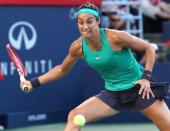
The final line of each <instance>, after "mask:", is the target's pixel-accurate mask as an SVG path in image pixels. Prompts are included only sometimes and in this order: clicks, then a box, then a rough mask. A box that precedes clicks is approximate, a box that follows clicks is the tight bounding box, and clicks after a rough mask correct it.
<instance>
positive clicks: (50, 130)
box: [7, 124, 159, 131]
mask: <svg viewBox="0 0 170 131" xmlns="http://www.w3.org/2000/svg"><path fill="white" fill-rule="evenodd" d="M64 126H65V124H50V125H40V126H30V127H26V128H18V129H8V130H7V131H64ZM81 131H159V130H158V129H157V128H156V126H155V125H153V124H90V125H86V126H84V127H83V128H82V130H81Z"/></svg>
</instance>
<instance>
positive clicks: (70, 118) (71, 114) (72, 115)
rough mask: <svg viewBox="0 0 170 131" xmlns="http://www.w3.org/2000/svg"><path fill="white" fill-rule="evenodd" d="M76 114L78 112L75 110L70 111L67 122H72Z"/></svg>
mask: <svg viewBox="0 0 170 131" xmlns="http://www.w3.org/2000/svg"><path fill="white" fill-rule="evenodd" d="M77 114H79V112H78V111H77V110H76V109H73V110H71V111H70V112H69V114H68V118H67V121H68V122H73V120H74V117H75V116H76V115H77Z"/></svg>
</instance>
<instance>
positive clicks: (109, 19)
mask: <svg viewBox="0 0 170 131" xmlns="http://www.w3.org/2000/svg"><path fill="white" fill-rule="evenodd" d="M104 2H105V3H109V2H110V4H102V7H101V12H102V26H103V27H107V28H110V29H116V30H126V28H127V18H128V19H129V22H130V28H131V30H135V29H138V28H139V22H138V20H139V19H134V17H136V16H138V17H139V13H141V12H140V10H139V6H140V8H141V10H142V17H143V33H144V34H147V33H160V34H162V32H163V23H164V22H169V23H170V0H103V3H104ZM112 2H114V4H111V3H112ZM121 2H122V3H123V2H131V3H135V2H140V5H139V4H129V6H127V5H126V4H119V3H121ZM130 33H131V32H130ZM131 34H133V35H136V36H138V33H131ZM169 37H170V36H169ZM168 41H169V40H168ZM149 42H151V43H153V41H149ZM159 42H160V41H159ZM163 42H164V41H162V43H163ZM162 43H161V45H159V44H160V43H156V45H155V43H154V44H153V45H154V47H155V49H156V51H157V59H158V60H159V61H167V58H166V56H167V53H166V52H167V51H168V48H167V45H165V44H162ZM134 54H135V55H136V58H137V60H138V61H143V55H142V54H136V53H135V52H134Z"/></svg>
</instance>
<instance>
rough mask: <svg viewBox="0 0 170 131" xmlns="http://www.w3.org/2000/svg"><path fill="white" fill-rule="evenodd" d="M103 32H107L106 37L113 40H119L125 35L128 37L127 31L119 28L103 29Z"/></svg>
mask: <svg viewBox="0 0 170 131" xmlns="http://www.w3.org/2000/svg"><path fill="white" fill-rule="evenodd" d="M105 32H106V34H107V37H108V38H109V39H112V40H114V41H121V40H123V39H124V38H125V37H129V33H128V32H126V31H119V30H114V29H108V28H106V29H105Z"/></svg>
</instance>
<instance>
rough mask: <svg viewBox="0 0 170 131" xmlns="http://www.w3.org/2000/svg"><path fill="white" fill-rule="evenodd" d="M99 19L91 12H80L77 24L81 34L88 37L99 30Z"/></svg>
mask: <svg viewBox="0 0 170 131" xmlns="http://www.w3.org/2000/svg"><path fill="white" fill-rule="evenodd" d="M99 23H100V22H99V21H98V20H96V17H95V16H93V15H91V14H86V13H84V14H81V15H79V16H78V18H77V24H78V28H79V31H80V33H81V35H82V36H83V37H85V38H89V37H91V36H93V35H94V34H96V31H98V30H99Z"/></svg>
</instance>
